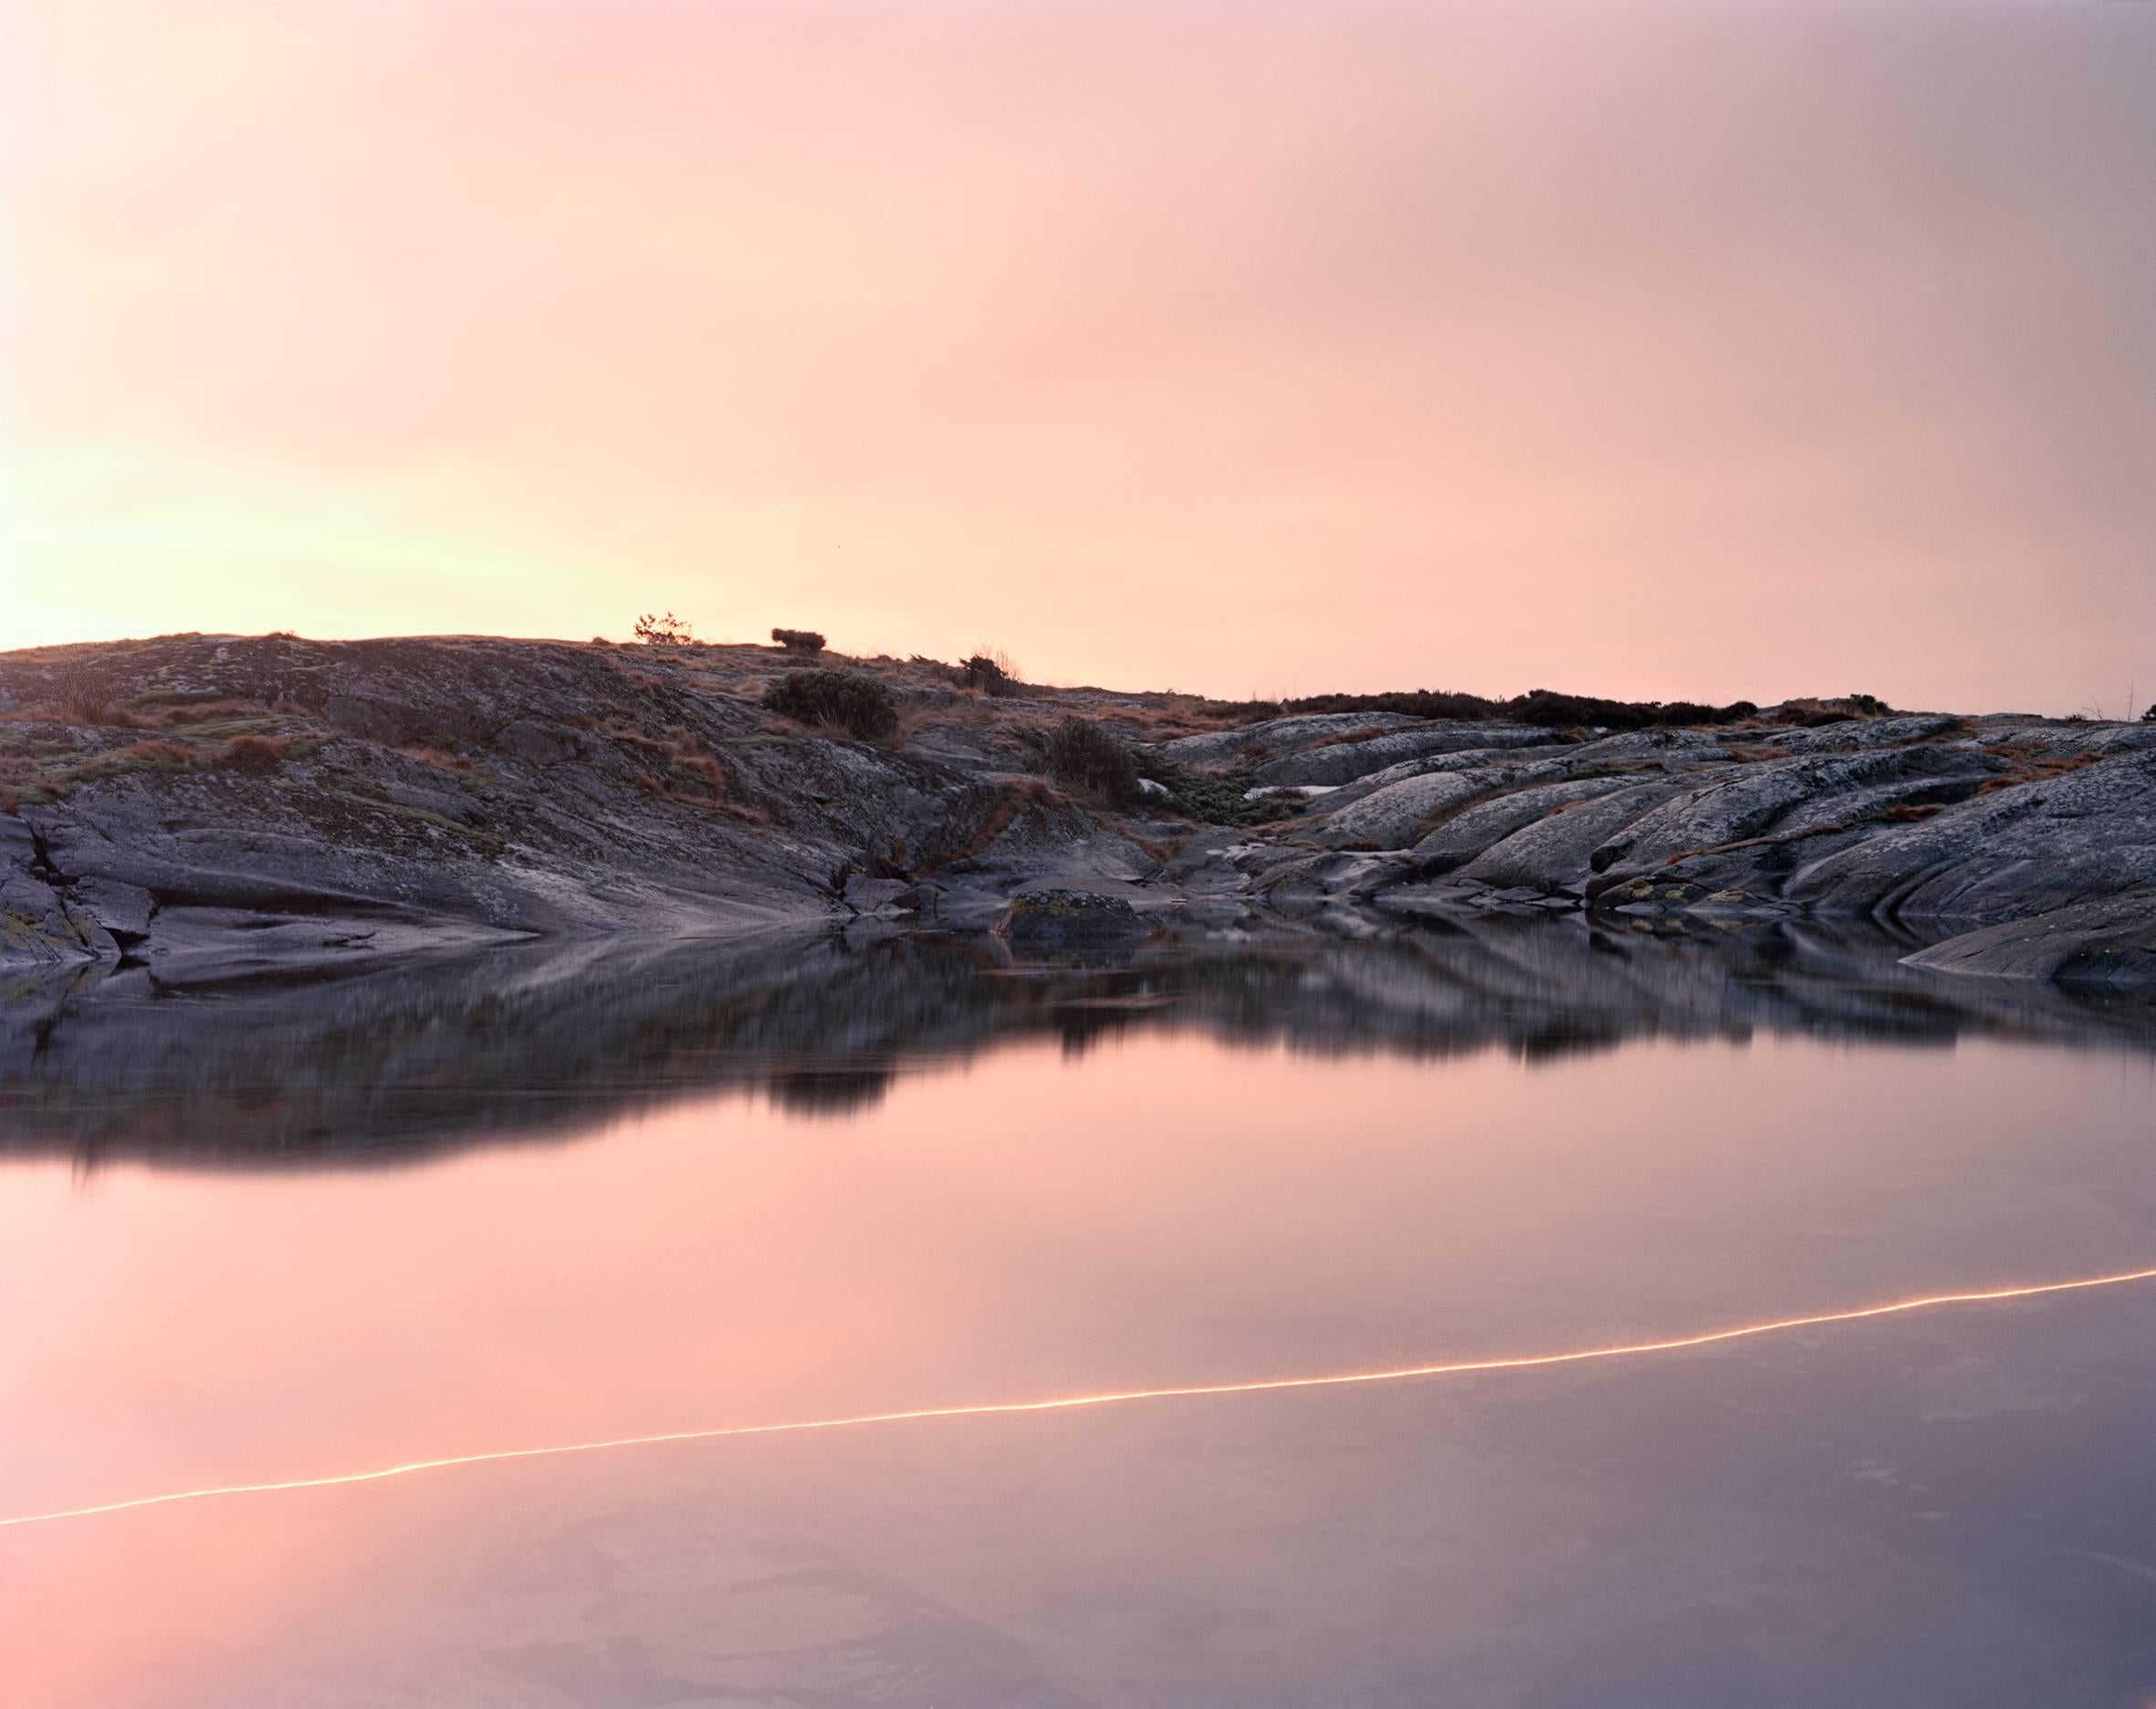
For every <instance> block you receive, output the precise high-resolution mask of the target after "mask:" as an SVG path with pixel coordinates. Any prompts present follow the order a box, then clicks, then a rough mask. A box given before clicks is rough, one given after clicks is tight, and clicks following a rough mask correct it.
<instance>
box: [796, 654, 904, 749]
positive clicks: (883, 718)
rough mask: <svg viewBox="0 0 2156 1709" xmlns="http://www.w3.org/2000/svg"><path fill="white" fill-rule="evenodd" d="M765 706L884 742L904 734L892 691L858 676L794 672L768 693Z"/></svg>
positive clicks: (800, 719) (807, 720)
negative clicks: (900, 728)
mask: <svg viewBox="0 0 2156 1709" xmlns="http://www.w3.org/2000/svg"><path fill="white" fill-rule="evenodd" d="M763 703H764V707H765V708H766V709H767V710H769V711H772V712H776V713H778V714H779V716H780V718H793V719H795V720H796V721H797V722H800V723H802V724H815V725H820V726H822V728H824V729H832V730H838V731H842V732H843V733H844V734H846V735H848V736H857V737H859V738H860V739H862V740H863V741H884V740H886V739H889V738H891V737H892V736H895V735H896V734H897V733H898V708H897V706H896V705H895V703H894V702H893V701H892V698H891V691H890V689H888V688H886V687H884V685H883V684H882V683H880V682H878V681H877V680H876V679H875V678H874V676H862V675H861V674H860V673H859V672H858V671H836V670H805V671H788V672H787V673H786V675H785V676H781V677H780V678H779V680H778V681H777V682H775V683H773V684H772V685H771V686H770V687H769V688H767V689H765V690H764V702H763Z"/></svg>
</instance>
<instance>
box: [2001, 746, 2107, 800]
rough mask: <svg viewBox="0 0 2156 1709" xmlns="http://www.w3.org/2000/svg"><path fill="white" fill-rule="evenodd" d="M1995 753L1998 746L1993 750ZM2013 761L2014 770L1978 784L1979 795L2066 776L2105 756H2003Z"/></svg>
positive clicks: (2085, 754)
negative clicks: (2060, 757) (2058, 757)
mask: <svg viewBox="0 0 2156 1709" xmlns="http://www.w3.org/2000/svg"><path fill="white" fill-rule="evenodd" d="M1993 751H1994V753H1995V752H1997V751H1998V750H1997V749H1996V748H1994V750H1993ZM2001 757H2002V758H2005V759H2008V760H2011V761H2012V762H2013V766H2014V770H2013V771H2007V772H2004V773H2002V774H2001V775H2000V776H1998V777H1995V778H1990V779H1987V780H1986V781H1983V782H1982V783H1979V784H1978V785H1977V786H1976V792H1977V793H1978V794H1979V795H1993V794H1996V793H1997V792H1999V791H2000V790H2009V789H2018V788H2019V787H2020V786H2021V785H2022V784H2024V783H2041V782H2044V781H2046V779H2050V778H2056V777H2064V776H2066V774H2067V772H2069V771H2080V770H2081V768H2082V767H2083V766H2092V765H2094V764H2096V763H2097V762H2098V760H2101V759H2102V758H2103V756H2102V755H2101V754H2092V753H2079V754H2072V755H2068V756H2067V757H2065V758H2062V759H2056V760H2055V759H2050V758H2047V757H2035V758H2024V757H2023V756H2021V755H2019V754H2013V753H2009V754H2006V755H2003V756H2001Z"/></svg>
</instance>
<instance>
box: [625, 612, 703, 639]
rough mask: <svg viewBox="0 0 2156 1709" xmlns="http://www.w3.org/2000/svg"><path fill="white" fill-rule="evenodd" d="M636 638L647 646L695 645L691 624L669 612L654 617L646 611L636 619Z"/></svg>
mask: <svg viewBox="0 0 2156 1709" xmlns="http://www.w3.org/2000/svg"><path fill="white" fill-rule="evenodd" d="M636 638H637V639H638V640H639V641H641V642H643V643H644V645H646V646H668V647H677V646H691V645H695V642H694V640H693V638H692V635H691V632H690V626H689V624H687V623H686V622H684V621H683V620H682V619H681V618H679V617H676V616H675V614H674V613H672V612H668V613H666V614H665V616H663V617H654V616H653V615H652V613H649V612H645V613H644V615H643V616H641V617H639V618H638V619H637V620H636Z"/></svg>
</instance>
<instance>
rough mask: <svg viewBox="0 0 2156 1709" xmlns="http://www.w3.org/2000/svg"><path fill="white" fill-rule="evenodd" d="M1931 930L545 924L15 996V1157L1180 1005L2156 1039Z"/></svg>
mask: <svg viewBox="0 0 2156 1709" xmlns="http://www.w3.org/2000/svg"><path fill="white" fill-rule="evenodd" d="M1910 948H1911V945H1910V944H1909V943H1907V942H1904V941H1901V940H1900V939H1898V938H1894V937H1892V936H1889V935H1888V934H1886V933H1883V932H1869V931H1861V930H1857V929H1853V928H1821V927H1817V926H1805V925H1783V926H1776V927H1772V928H1759V929H1756V930H1752V931H1746V932H1742V933H1731V934H1726V935H1722V936H1720V937H1717V938H1713V939H1711V940H1703V939H1699V938H1668V937H1658V936H1647V935H1638V936H1617V935H1611V934H1607V933H1605V932H1600V931H1596V930H1592V929H1588V928H1583V927H1582V926H1581V925H1580V923H1579V922H1578V921H1576V920H1558V921H1552V922H1548V923H1533V924H1523V925H1515V926H1509V927H1504V928H1491V929H1487V930H1484V929H1477V930H1475V931H1471V932H1470V931H1467V930H1451V931H1446V932H1425V933H1416V934H1411V935H1407V936H1402V937H1397V938H1386V939H1383V940H1379V941H1374V942H1366V943H1355V942H1344V941H1338V940H1333V939H1324V938H1309V939H1296V940H1283V941H1272V942H1260V943H1240V944H1220V943H1201V944H1177V943H1173V942H1170V941H1167V940H1165V939H1163V940H1156V942H1154V943H1153V944H1150V945H1146V946H1144V947H1142V948H1140V949H1136V950H1135V951H1133V952H1131V953H1129V954H1127V955H1125V956H1123V957H1121V958H1119V959H1107V960H1099V959H1095V960H1091V961H1065V962H1053V963H1051V962H1030V963H1014V962H1012V961H1011V960H1010V959H1009V958H1008V957H1005V956H1002V955H1001V954H1000V953H999V952H998V950H997V949H995V947H994V946H993V945H992V944H991V943H990V942H989V940H987V939H983V938H956V937H941V936H934V935H924V934H888V935H868V936H863V935H861V934H858V933H855V934H839V933H827V934H822V935H816V936H811V937H798V936H789V937H775V938H762V939H758V940H755V941H751V942H747V943H731V942H730V943H710V942H690V943H677V944H672V945H668V946H665V947H662V948H657V949H654V948H650V947H645V948H642V949H619V948H600V947H594V946H591V945H589V944H582V945H577V946H574V947H570V948H549V947H546V946H531V947H528V948H520V949H502V950H494V951H489V952H487V953H484V954H479V955H473V956H467V957H463V958H459V959H451V960H441V961H432V962H425V963H414V964H411V965H407V966H403V967H400V968H396V969H393V970H382V971H377V972H372V973H368V974H364V975H355V976H353V977H350V978H346V979H336V980H318V981H312V982H305V983H298V984H294V983H289V982H280V983H277V984H276V985H266V984H237V985H228V986H221V987H217V988H215V989H212V990H208V991H171V990H166V989H162V988H160V987H158V986H157V985H155V984H154V983H153V982H152V981H150V980H148V979H147V978H146V977H144V976H142V975H140V974H137V975H134V976H131V977H123V978H117V979H112V980H106V981H104V982H103V983H102V984H99V985H95V986H90V987H87V988H81V987H77V988H68V989H56V990H43V991H16V992H14V993H12V994H10V995H8V996H7V997H6V998H5V1001H0V1155H9V1154H12V1155H16V1156H27V1155H56V1154H57V1155H69V1156H72V1157H73V1158H74V1159H76V1160H77V1162H78V1165H79V1166H82V1167H85V1168H89V1167H95V1166H96V1165H97V1164H98V1163H99V1162H100V1161H103V1160H107V1159H144V1160H150V1161H162V1162H168V1163H173V1164H184V1165H188V1166H197V1167H200V1166H222V1167H249V1168H260V1167H290V1166H294V1165H339V1166H340V1165H354V1164H361V1163H368V1162H382V1161H392V1160H396V1159H413V1158H417V1157H421V1156H424V1155H426V1154H429V1153H431V1152H434V1151H438V1150H443V1149H446V1148H456V1147H462V1146H466V1145H472V1144H480V1143H488V1142H497V1141H508V1140H516V1139H541V1138H561V1137H568V1136H571V1135H574V1134H578V1133H581V1132H583V1131H586V1130H588V1129H591V1128H592V1127H598V1126H601V1125H602V1124H604V1123H607V1122H610V1121H612V1120H614V1119H616V1118H617V1117H621V1116H623V1115H624V1114H632V1113H634V1112H635V1111H637V1110H639V1109H643V1108H650V1107H654V1106H659V1105H663V1104H665V1103H667V1102H670V1101H673V1100H675V1099H678V1098H681V1097H684V1096H692V1095H705V1094H708V1093H709V1092H712V1091H715V1090H724V1089H727V1088H729V1087H738V1088H743V1089H751V1088H753V1089H760V1090H762V1091H763V1092H764V1093H765V1094H766V1095H767V1096H769V1097H770V1098H771V1099H772V1100H773V1101H774V1102H775V1103H777V1104H779V1105H780V1106H782V1107H784V1108H786V1109H788V1110H790V1111H793V1112H797V1113H800V1114H802V1115H807V1116H814V1117H836V1118H843V1117H847V1116H849V1115H851V1114H853V1113H855V1112H858V1111H860V1110H863V1109H865V1108H867V1107H870V1106H874V1104H875V1103H876V1102H877V1101H878V1100H879V1099H880V1097H881V1096H883V1093H884V1089H885V1088H886V1087H887V1086H888V1085H889V1084H890V1082H891V1080H892V1078H893V1077H894V1076H895V1075H898V1074H901V1073H904V1072H906V1071H908V1070H909V1069H913V1068H916V1067H920V1066H922V1065H926V1064H936V1063H938V1062H946V1061H950V1060H953V1059H958V1058H962V1057H965V1056H967V1055H969V1054H974V1053H977V1052H980V1051H983V1050H988V1049H991V1048H994V1047H996V1046H997V1045H999V1044H1001V1043H1010V1042H1013V1041H1020V1040H1027V1039H1033V1040H1039V1039H1044V1038H1045V1039H1052V1040H1055V1041H1060V1043H1061V1044H1062V1048H1063V1049H1065V1050H1066V1051H1069V1052H1082V1051H1084V1050H1086V1049H1088V1048H1090V1047H1092V1046H1093V1045H1094V1044H1096V1043H1100V1042H1102V1041H1104V1040H1107V1039H1111V1038H1114V1037H1115V1036H1117V1035H1120V1034H1124V1033H1130V1032H1132V1031H1136V1030H1153V1029H1163V1028H1172V1029H1192V1030H1197V1031H1198V1032H1201V1033H1205V1034H1208V1035H1209V1036H1212V1037H1214V1038H1217V1039H1220V1040H1225V1041H1228V1042H1231V1043H1232V1042H1247V1043H1251V1044H1274V1043H1282V1044H1285V1045H1286V1046H1288V1047H1290V1048H1292V1049H1296V1050H1303V1051H1310V1052H1317V1053H1324V1054H1352V1053H1359V1052H1380V1053H1386V1054H1402V1055H1410V1056H1443V1055H1448V1054H1460V1053H1468V1052H1476V1051H1482V1050H1491V1049H1506V1050H1511V1051H1513V1052H1515V1053H1517V1054H1521V1055H1522V1056H1523V1057H1525V1058H1527V1059H1530V1060H1534V1059H1541V1058H1546V1057H1553V1056H1563V1055H1570V1054H1577V1053H1580V1052H1585V1051H1594V1050H1600V1049H1606V1048H1609V1047H1612V1046H1615V1045H1617V1044H1618V1043H1622V1042H1625V1041H1627V1040H1630V1039H1635V1038H1641V1037H1653V1036H1660V1037H1674V1038H1701V1039H1705V1038H1714V1039H1722V1040H1731V1041H1740V1042H1741V1041H1743V1039H1745V1038H1747V1037H1749V1036H1750V1035H1751V1034H1752V1033H1753V1032H1754V1031H1758V1030H1765V1031H1769V1032H1775V1033H1808V1034H1814V1035H1825V1036H1830V1037H1847V1038H1850V1039H1863V1040H1867V1041H1872V1042H1886V1043H1905V1044H1911V1045H1941V1044H1946V1043H1952V1042H1953V1041H1955V1040H1956V1039H1959V1038H1962V1037H1963V1036H1968V1035H1991V1036H2015V1037H2027V1038H2044V1039H2048V1040H2053V1041H2057V1042H2060V1043H2089V1044H2108V1045H2110V1046H2112V1047H2117V1048H2126V1049H2130V1050H2135V1051H2146V1050H2149V1049H2151V1046H2156V1006H2151V1005H2149V1004H2146V1003H2137V1002H2132V1001H2123V1000H2109V1001H2107V1000H2104V999H2100V998H2095V997H2089V996H2084V995H2078V994H2075V993H2071V992H2069V991H2066V990H2064V989H2062V988H2058V987H2054V986H2050V985H2045V984H2039V983H2035V982H2005V981H1996V982H1994V981H1983V980H1967V979H1956V978H1951V977H1944V976H1940V975H1933V974H1927V973H1923V972H1921V971H1919V970H1914V969H1910V968H1908V967H1904V966H1902V965H1901V964H1900V959H1899V958H1900V956H1902V955H1904V954H1906V953H1908V951H1909V950H1910Z"/></svg>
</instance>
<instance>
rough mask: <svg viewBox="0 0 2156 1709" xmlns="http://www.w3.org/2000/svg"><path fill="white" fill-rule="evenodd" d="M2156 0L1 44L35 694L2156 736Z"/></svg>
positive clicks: (126, 33) (1046, 14)
mask: <svg viewBox="0 0 2156 1709" xmlns="http://www.w3.org/2000/svg"><path fill="white" fill-rule="evenodd" d="M2151 67H2156V5H2101V4H2088V5H2078V4H2070V3H2066V0H2059V3H2056V4H2036V3H2035V0H2031V3H2030V4H2025V5H1984V4H1975V3H1973V0H1956V3H1954V4H1901V5H1893V4H1888V3H1887V0H1873V4H1870V5H1833V4H1826V3H1811V4H1771V3H1770V0H1722V4H1719V5H1704V4H1690V5H1680V4H1636V5H1635V4H1626V5H1617V4H1608V3H1607V0H1604V3H1600V4H1592V5H1590V4H1585V3H1583V4H1578V5H1552V4H1546V3H1527V4H1523V3H1520V0H1506V3H1505V4H1502V5H1498V4H1490V5H1452V4H1443V3H1442V0H1419V3H1418V4H1413V5H1409V4H1398V5H1380V4H1348V5H1317V4H1315V0H1310V3H1309V4H1303V5H1286V4H1267V3H1265V0H1255V3H1252V0H1244V3H1242V4H1234V5H1230V4H1227V3H1226V0H1218V3H1216V4H1209V5H1192V4H1183V3H1180V0H1156V3H1154V4H1147V5H1135V4H1134V5H1113V4H1102V5H1068V4H1057V5H1050V4H1025V3H1024V0H1011V3H1010V4H1000V5H989V4H986V3H985V0H983V3H981V4H948V3H946V4H929V3H927V0H918V3H916V4H878V3H875V0H858V3H857V4H851V5H847V4H838V3H836V0H828V3H822V4H818V3H812V0H802V3H801V4H792V5H788V4H781V3H780V0H748V3H743V0H708V3H706V0H612V4H607V3H604V0H531V4H519V3H518V0H12V4H10V5H8V6H7V7H6V8H5V11H4V12H0V646H5V645H24V644H28V643H33V642H41V641H57V640H71V639H87V638H95V637H104V636H112V635H118V634H148V633H154V632H158V631H164V630H174V629H196V628H199V629H235V630H261V629H267V628H292V629H298V630H301V631H304V632H309V633H313V634H382V633H411V632H425V631H443V630H488V631H496V632H502V633H513V634H554V635H565V636H570V637H571V638H576V639H581V638H583V637H585V636H588V635H590V634H600V633H603V634H616V635H619V634H625V633H626V632H627V630H628V627H629V624H630V621H631V619H632V618H633V616H634V615H635V614H636V613H637V612H638V611H640V610H644V609H647V608H671V609H673V610H674V611H676V612H678V613H681V614H683V615H684V616H686V617H688V618H690V619H692V620H693V621H694V622H695V623H696V625H697V630H698V633H699V634H704V635H706V636H709V637H711V638H714V639H721V638H752V637H759V636H760V635H761V634H762V633H763V632H764V631H766V630H768V629H769V627H770V625H771V624H774V623H786V624H806V625H811V626H814V627H817V628H821V629H822V630H824V631H826V632H827V633H828V634H830V635H831V637H832V641H833V643H834V645H839V646H842V647H845V648H848V649H852V650H860V651H878V650H888V651H891V652H895V653H900V654H904V653H909V652H914V651H920V652H926V653H932V654H936V655H940V656H945V657H949V656H955V655H958V654H960V653H962V652H964V651H966V650H968V649H970V648H971V647H973V646H975V645H979V644H984V643H985V644H989V645H997V646H1001V647H1004V648H1007V649H1008V650H1009V651H1010V653H1011V654H1012V655H1015V656H1016V658H1017V659H1018V661H1019V663H1020V665H1021V666H1023V667H1025V668H1026V669H1028V670H1029V671H1030V672H1031V674H1033V675H1035V676H1038V677H1041V678H1042V679H1046V680H1052V681H1077V680H1093V681H1106V682H1113V683H1116V684H1119V685H1123V686H1129V687H1167V686H1175V687H1186V688H1195V689H1202V690H1206V691H1209V692H1214V693H1220V694H1229V695H1243V694H1249V693H1261V694H1287V693H1313V692H1318V691H1321V690H1324V689H1327V688H1334V687H1354V688H1374V687H1413V686H1417V685H1423V686H1428V687H1460V688H1470V689H1476V690H1481V691H1484V692H1511V691H1515V690H1518V689H1522V688H1525V687H1533V686H1538V685H1548V686H1552V687H1566V688H1575V689H1579V690H1585V691H1593V692H1601V693H1610V694H1621V695H1627V696H1648V697H1675V696H1688V697H1701V698H1710V697H1711V698H1717V699H1721V698H1729V697H1735V696H1738V695H1746V696H1750V697H1753V698H1755V699H1760V700H1763V701H1764V700H1768V699H1772V698H1775V697H1780V696H1782V695H1784V694H1791V693H1802V692H1825V693H1840V692H1845V691H1847V690H1852V689H1863V690H1866V691H1868V692H1872V693H1878V694H1881V695H1884V696H1886V697H1888V698H1889V699H1891V700H1893V701H1895V702H1897V703H1900V704H1910V705H1941V706H1953V707H1958V708H1999V707H2015V708H2039V709H2044V710H2049V711H2067V710H2072V709H2076V708H2081V707H2082V706H2084V704H2085V703H2087V702H2089V701H2091V700H2094V701H2096V702H2098V704H2099V705H2100V706H2101V708H2103V709H2104V710H2106V711H2116V710H2118V709H2119V708H2120V707H2121V706H2122V704H2123V703H2124V701H2125V699H2126V696H2127V691H2128V687H2129V685H2130V683H2134V682H2138V684H2139V692H2138V695H2137V697H2136V704H2135V707H2134V709H2135V710H2137V711H2138V710H2139V709H2140V704H2143V703H2146V702H2147V701H2149V700H2151V699H2156V471H2152V470H2151V447H2152V446H2156V312H2152V311H2151V307H2150V304H2151V299H2152V294H2156V99H2151V81H2150V78H2151Z"/></svg>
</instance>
